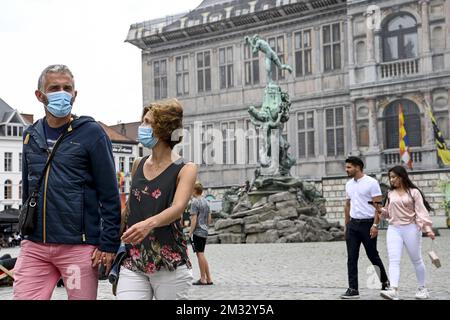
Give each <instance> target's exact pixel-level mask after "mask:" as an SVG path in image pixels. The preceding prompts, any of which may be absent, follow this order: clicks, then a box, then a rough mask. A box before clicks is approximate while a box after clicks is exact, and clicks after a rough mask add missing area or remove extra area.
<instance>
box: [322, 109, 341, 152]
mask: <svg viewBox="0 0 450 320" xmlns="http://www.w3.org/2000/svg"><path fill="white" fill-rule="evenodd" d="M325 123H326V137H327V138H326V139H327V156H340V155H344V152H345V146H344V108H332V109H327V110H325Z"/></svg>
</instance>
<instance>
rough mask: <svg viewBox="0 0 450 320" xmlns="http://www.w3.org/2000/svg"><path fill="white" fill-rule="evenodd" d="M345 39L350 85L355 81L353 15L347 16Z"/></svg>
mask: <svg viewBox="0 0 450 320" xmlns="http://www.w3.org/2000/svg"><path fill="white" fill-rule="evenodd" d="M347 41H348V73H349V82H350V85H352V84H355V83H356V78H355V48H354V47H353V17H352V16H347Z"/></svg>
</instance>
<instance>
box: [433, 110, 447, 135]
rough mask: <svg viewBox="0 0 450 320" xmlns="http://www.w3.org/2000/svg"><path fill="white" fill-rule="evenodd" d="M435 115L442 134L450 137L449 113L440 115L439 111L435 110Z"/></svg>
mask: <svg viewBox="0 0 450 320" xmlns="http://www.w3.org/2000/svg"><path fill="white" fill-rule="evenodd" d="M435 116H436V122H437V125H438V128H439V130H440V131H441V133H442V136H443V137H444V139H449V138H450V137H449V134H448V116H447V115H444V116H439V114H438V113H437V112H435Z"/></svg>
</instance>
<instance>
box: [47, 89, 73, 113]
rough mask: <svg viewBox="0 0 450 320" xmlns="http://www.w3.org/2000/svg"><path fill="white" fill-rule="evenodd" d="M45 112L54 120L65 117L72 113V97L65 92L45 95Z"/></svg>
mask: <svg viewBox="0 0 450 320" xmlns="http://www.w3.org/2000/svg"><path fill="white" fill-rule="evenodd" d="M46 96H47V100H48V102H47V106H46V108H47V111H48V112H50V113H51V114H52V115H53V116H55V117H56V118H64V117H67V116H68V115H69V114H70V112H71V111H72V104H71V103H72V95H71V94H70V93H68V92H66V91H58V92H52V93H47V95H46Z"/></svg>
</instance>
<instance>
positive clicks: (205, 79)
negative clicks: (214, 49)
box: [197, 51, 211, 92]
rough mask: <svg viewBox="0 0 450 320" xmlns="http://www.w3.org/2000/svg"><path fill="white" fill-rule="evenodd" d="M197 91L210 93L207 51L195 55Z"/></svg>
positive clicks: (209, 69) (209, 55) (209, 58)
mask: <svg viewBox="0 0 450 320" xmlns="http://www.w3.org/2000/svg"><path fill="white" fill-rule="evenodd" d="M197 90H198V92H206V91H211V54H210V52H209V51H205V52H199V53H197Z"/></svg>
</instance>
